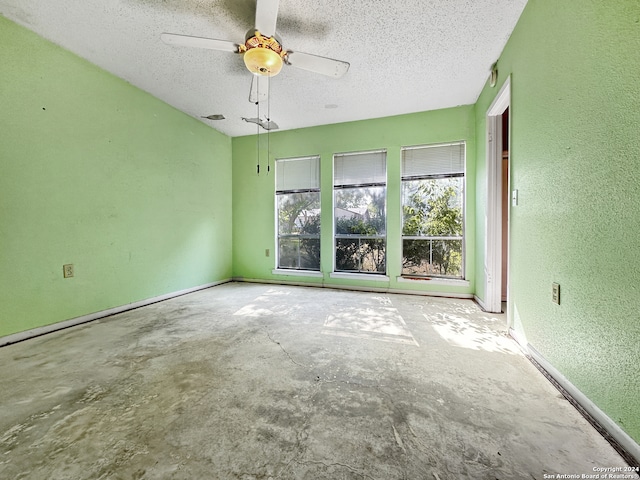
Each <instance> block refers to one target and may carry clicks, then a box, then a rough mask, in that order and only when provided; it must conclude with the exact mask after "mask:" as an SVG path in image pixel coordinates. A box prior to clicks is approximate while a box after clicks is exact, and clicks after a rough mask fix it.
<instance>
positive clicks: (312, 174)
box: [276, 156, 320, 192]
mask: <svg viewBox="0 0 640 480" xmlns="http://www.w3.org/2000/svg"><path fill="white" fill-rule="evenodd" d="M311 190H320V157H318V156H315V157H300V158H282V159H277V160H276V191H277V192H299V191H311Z"/></svg>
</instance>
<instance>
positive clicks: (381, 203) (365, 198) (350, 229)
mask: <svg viewBox="0 0 640 480" xmlns="http://www.w3.org/2000/svg"><path fill="white" fill-rule="evenodd" d="M385 197H386V187H367V188H344V189H340V190H336V192H335V209H334V218H335V222H336V234H357V235H384V234H385V231H386V205H385V203H386V198H385Z"/></svg>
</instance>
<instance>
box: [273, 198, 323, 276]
mask: <svg viewBox="0 0 640 480" xmlns="http://www.w3.org/2000/svg"><path fill="white" fill-rule="evenodd" d="M276 199H277V206H278V268H293V269H303V270H320V192H305V193H287V194H278V195H277V197H276Z"/></svg>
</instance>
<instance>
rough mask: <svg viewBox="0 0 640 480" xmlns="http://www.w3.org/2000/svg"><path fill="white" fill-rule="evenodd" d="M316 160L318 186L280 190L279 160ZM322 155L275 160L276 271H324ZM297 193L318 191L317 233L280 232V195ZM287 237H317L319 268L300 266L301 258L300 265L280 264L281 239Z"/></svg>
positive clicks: (307, 272)
mask: <svg viewBox="0 0 640 480" xmlns="http://www.w3.org/2000/svg"><path fill="white" fill-rule="evenodd" d="M312 159H313V160H315V161H317V166H318V167H317V168H318V170H317V180H318V181H317V187H313V188H311V187H304V188H290V189H283V190H279V189H278V180H279V173H278V163H279V162H282V163H284V162H295V161H304V160H312ZM321 160H322V158H321V156H320V155H303V156H296V157H284V158H276V160H275V172H276V173H275V178H276V180H275V193H274V200H275V241H276V245H275V246H276V248H275V255H274V257H275V270H274V272H278V273H288V274H292V275H305V274H310V275H316V274H321V272H322V245H321V243H322V192H321V187H322V181H321V180H322V179H321V175H322V168H321ZM296 193H317V195H318V206H319V207H318V208H319V212H318V215H317V216H318V218H319V219H320V223H319V231H318V233H317V234H303V235H302V236H301V235H299V234H281V233H280V205H279V198H280V196H283V195H291V194H296ZM285 238H297V239H302V238H308V239H316V238H317V240H318V245H319V246H318V268H302V267H301V266H300V259H298V266H297V267H282V266H280V240H281V239H285Z"/></svg>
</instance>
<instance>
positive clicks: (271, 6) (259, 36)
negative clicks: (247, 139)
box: [160, 0, 349, 103]
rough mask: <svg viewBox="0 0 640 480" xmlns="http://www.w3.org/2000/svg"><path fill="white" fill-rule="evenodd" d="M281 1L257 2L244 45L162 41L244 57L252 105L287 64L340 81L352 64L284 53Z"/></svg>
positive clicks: (183, 38)
mask: <svg viewBox="0 0 640 480" xmlns="http://www.w3.org/2000/svg"><path fill="white" fill-rule="evenodd" d="M278 4H279V0H257V3H256V19H255V28H253V29H251V30H249V32H247V35H246V38H245V41H244V43H235V42H231V41H228V40H216V39H213V38H202V37H192V36H188V35H178V34H175V33H163V34H162V35H161V36H160V38H161V39H162V41H163V42H164V43H166V44H168V45H179V46H183V47H197V48H207V49H210V50H221V51H224V52H230V53H237V54H241V55H243V59H244V64H245V65H246V67H247V69H248V70H249V71H250V72H251V73H253V74H254V75H253V79H252V81H251V92H250V94H249V101H250V102H252V103H257V102H259V101H262V100H265V99H266V98H267V94H268V83H266V84H265V81H267V82H268V78H269V77H273V76H275V75H277V74H278V73H280V70H281V69H282V66H283V65H284V64H286V65H290V66H292V67H296V68H300V69H302V70H307V71H310V72H315V73H320V74H322V75H327V76H329V77H335V78H340V77H342V76H343V75H344V74H345V73H347V70H349V63H347V62H343V61H340V60H335V59H333V58H326V57H320V56H318V55H311V54H309V53H302V52H296V51H293V50H285V49H284V48H283V47H282V44H281V41H280V39H279V38H278V37H277V36H276V22H277V19H278Z"/></svg>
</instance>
